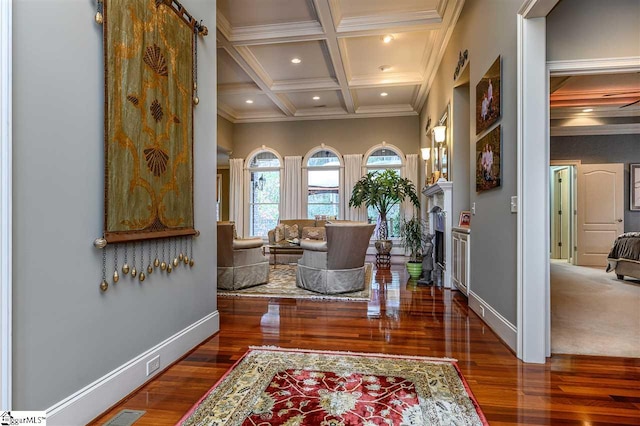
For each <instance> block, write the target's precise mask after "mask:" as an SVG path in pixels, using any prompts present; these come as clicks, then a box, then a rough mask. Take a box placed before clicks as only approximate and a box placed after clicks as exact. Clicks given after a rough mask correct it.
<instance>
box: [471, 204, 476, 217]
mask: <svg viewBox="0 0 640 426" xmlns="http://www.w3.org/2000/svg"><path fill="white" fill-rule="evenodd" d="M471 213H472V214H473V215H474V216H475V214H476V203H473V204H472V205H471Z"/></svg>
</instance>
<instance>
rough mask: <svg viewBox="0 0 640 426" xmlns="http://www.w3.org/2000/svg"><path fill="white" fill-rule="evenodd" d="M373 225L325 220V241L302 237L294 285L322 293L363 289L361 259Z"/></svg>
mask: <svg viewBox="0 0 640 426" xmlns="http://www.w3.org/2000/svg"><path fill="white" fill-rule="evenodd" d="M375 227H376V226H375V225H374V224H368V223H366V222H347V223H345V222H342V223H328V224H327V225H326V227H325V229H326V234H327V239H326V241H319V240H301V241H300V247H301V248H302V249H303V254H302V258H301V259H300V260H298V268H297V271H296V285H297V286H298V287H300V288H303V289H305V290H311V291H314V292H317V293H322V294H337V293H347V292H353V291H361V290H364V287H365V284H364V275H365V266H364V261H365V256H366V254H367V248H368V247H369V240H370V239H371V235H372V234H373V230H374V228H375Z"/></svg>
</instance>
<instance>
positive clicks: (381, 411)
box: [178, 347, 488, 426]
mask: <svg viewBox="0 0 640 426" xmlns="http://www.w3.org/2000/svg"><path fill="white" fill-rule="evenodd" d="M178 424H180V425H185V426H195V425H198V426H204V425H210V426H214V425H215V426H231V425H234V426H235V425H248V426H254V425H255V426H257V425H260V426H269V425H286V426H303V425H305V426H306V425H308V426H347V425H363V426H378V425H397V426H410V425H416V426H418V425H443V426H444V425H487V424H488V423H487V421H486V419H485V417H484V415H483V414H482V411H481V410H480V407H479V406H478V404H477V403H476V401H475V399H474V397H473V395H472V394H471V390H470V389H469V387H468V386H467V384H466V382H465V380H464V378H463V377H462V374H461V373H460V371H459V370H458V368H457V365H456V364H455V362H454V361H453V360H450V359H443V358H423V357H406V356H396V355H382V354H364V353H350V352H328V351H311V350H299V349H282V348H274V347H260V348H250V349H249V351H247V353H246V354H245V355H244V356H243V357H242V358H241V359H240V360H239V361H238V362H237V363H236V365H234V366H233V367H232V368H231V369H230V370H229V371H228V372H227V373H226V375H225V376H224V377H223V378H222V379H220V381H219V382H218V383H217V384H216V385H215V386H214V387H213V388H211V390H210V391H209V392H208V393H207V394H206V395H205V396H204V397H203V398H202V399H201V400H200V401H198V403H197V404H196V405H195V406H194V407H193V408H192V409H191V410H190V411H189V412H188V413H187V414H186V415H185V416H184V417H183V418H182V419H181V420H180V422H178Z"/></svg>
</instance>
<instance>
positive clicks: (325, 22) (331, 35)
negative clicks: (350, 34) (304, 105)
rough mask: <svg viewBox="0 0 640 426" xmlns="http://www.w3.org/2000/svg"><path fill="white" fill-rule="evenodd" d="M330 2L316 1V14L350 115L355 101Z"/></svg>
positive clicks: (326, 0)
mask: <svg viewBox="0 0 640 426" xmlns="http://www.w3.org/2000/svg"><path fill="white" fill-rule="evenodd" d="M329 2H330V0H314V4H315V7H316V12H317V13H318V19H319V20H320V24H321V25H322V28H323V29H324V33H325V34H326V36H327V49H328V51H329V57H330V59H331V63H332V65H333V69H334V70H335V73H336V78H337V79H338V84H339V85H340V90H341V91H342V98H343V99H344V103H345V106H346V108H347V111H348V112H349V113H354V112H355V107H354V104H353V99H352V97H351V91H350V90H349V82H348V80H347V75H346V73H345V67H344V64H343V62H342V55H341V54H340V46H339V45H338V39H337V37H336V29H335V26H334V22H333V19H332V11H331V7H330V6H329ZM334 3H335V2H334Z"/></svg>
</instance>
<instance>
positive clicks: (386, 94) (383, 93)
mask: <svg viewBox="0 0 640 426" xmlns="http://www.w3.org/2000/svg"><path fill="white" fill-rule="evenodd" d="M388 95H389V94H388V93H387V92H382V93H380V96H382V97H383V98H384V97H385V96H388Z"/></svg>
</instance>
